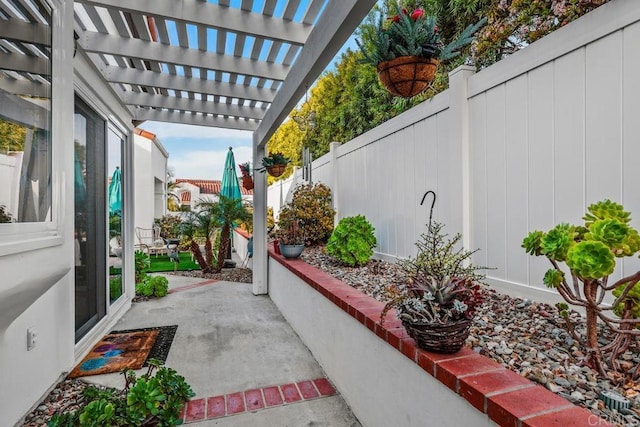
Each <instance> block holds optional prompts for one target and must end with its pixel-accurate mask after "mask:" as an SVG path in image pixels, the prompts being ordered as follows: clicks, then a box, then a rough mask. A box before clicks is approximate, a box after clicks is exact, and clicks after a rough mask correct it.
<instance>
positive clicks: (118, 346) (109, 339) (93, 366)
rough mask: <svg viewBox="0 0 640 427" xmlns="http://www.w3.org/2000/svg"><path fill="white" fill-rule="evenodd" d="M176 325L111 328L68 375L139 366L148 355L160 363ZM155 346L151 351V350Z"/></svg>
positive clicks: (75, 375) (97, 373) (93, 373)
mask: <svg viewBox="0 0 640 427" xmlns="http://www.w3.org/2000/svg"><path fill="white" fill-rule="evenodd" d="M177 328H178V326H176V325H174V326H166V327H159V328H144V329H136V330H128V331H113V332H111V333H110V334H108V335H106V336H105V337H104V338H103V339H102V340H101V341H100V342H98V343H97V344H96V345H95V346H94V347H93V348H92V349H91V351H90V352H89V354H87V355H86V356H85V358H84V359H83V360H82V361H81V362H80V363H79V364H78V366H76V367H75V368H74V369H73V370H72V371H71V372H70V373H69V375H68V376H69V378H77V377H83V376H88V375H99V374H108V373H112V372H120V371H122V370H123V369H127V368H128V369H140V368H142V367H143V366H144V365H145V362H146V361H147V359H148V358H151V357H154V358H156V359H159V360H161V361H162V362H164V361H165V360H166V357H167V353H168V352H169V347H170V346H171V342H172V341H173V336H174V335H175V332H176V329H177ZM154 349H155V350H154Z"/></svg>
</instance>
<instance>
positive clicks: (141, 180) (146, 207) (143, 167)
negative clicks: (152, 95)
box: [133, 133, 168, 228]
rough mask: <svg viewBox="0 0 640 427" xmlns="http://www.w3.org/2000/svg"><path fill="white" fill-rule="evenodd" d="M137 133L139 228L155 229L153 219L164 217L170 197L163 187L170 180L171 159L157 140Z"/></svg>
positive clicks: (136, 164) (136, 208)
mask: <svg viewBox="0 0 640 427" xmlns="http://www.w3.org/2000/svg"><path fill="white" fill-rule="evenodd" d="M148 135H150V134H148V133H145V134H143V135H138V134H137V133H134V136H133V141H134V150H135V152H134V171H135V175H134V180H135V220H134V224H135V227H142V228H151V227H152V226H153V220H154V219H155V218H159V217H161V216H162V215H164V213H165V210H164V207H165V206H166V204H167V203H166V196H165V195H164V192H163V191H162V188H163V187H164V186H165V185H166V179H167V157H168V154H167V152H166V151H165V149H164V147H162V144H161V143H160V142H159V140H158V139H157V138H155V137H154V138H150V137H149V136H148Z"/></svg>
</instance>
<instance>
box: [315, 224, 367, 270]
mask: <svg viewBox="0 0 640 427" xmlns="http://www.w3.org/2000/svg"><path fill="white" fill-rule="evenodd" d="M374 231H375V229H374V228H373V226H372V225H371V224H370V223H369V221H367V219H366V218H365V217H364V216H363V215H356V216H352V217H345V218H342V219H341V220H340V222H339V223H338V226H337V227H336V228H335V230H333V233H332V234H331V237H330V238H329V241H328V242H327V253H328V254H329V255H331V256H332V257H334V258H336V259H338V260H339V261H341V262H342V263H344V264H346V265H348V266H350V267H354V266H359V265H364V264H366V263H367V261H369V259H370V258H371V255H373V248H375V246H376V245H377V240H376V236H375V235H374Z"/></svg>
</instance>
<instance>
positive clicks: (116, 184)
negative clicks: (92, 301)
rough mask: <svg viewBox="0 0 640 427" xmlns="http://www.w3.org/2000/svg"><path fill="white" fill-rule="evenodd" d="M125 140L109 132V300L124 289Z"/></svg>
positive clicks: (118, 296)
mask: <svg viewBox="0 0 640 427" xmlns="http://www.w3.org/2000/svg"><path fill="white" fill-rule="evenodd" d="M123 143H124V141H123V139H122V138H121V137H120V136H119V135H118V134H116V133H115V132H114V131H113V130H111V129H110V130H109V139H108V145H107V157H108V161H107V176H106V180H107V201H108V204H107V209H108V212H107V213H108V218H109V224H108V229H109V264H108V265H109V299H110V301H111V303H113V302H114V301H115V300H117V299H118V298H120V296H121V295H122V293H123V288H122V241H123V240H122V148H123Z"/></svg>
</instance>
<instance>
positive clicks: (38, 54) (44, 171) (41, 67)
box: [0, 0, 51, 223]
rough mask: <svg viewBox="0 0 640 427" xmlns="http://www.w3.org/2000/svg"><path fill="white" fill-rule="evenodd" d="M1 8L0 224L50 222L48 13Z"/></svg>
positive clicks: (25, 3) (9, 4)
mask: <svg viewBox="0 0 640 427" xmlns="http://www.w3.org/2000/svg"><path fill="white" fill-rule="evenodd" d="M1 6H2V7H0V27H2V28H3V32H2V34H5V35H6V36H3V37H0V182H1V183H2V185H0V223H8V222H42V221H51V26H50V24H51V11H50V10H49V8H48V6H47V5H46V3H44V1H38V0H2V4H1ZM25 24H30V25H28V26H26V25H25ZM25 28H28V30H25Z"/></svg>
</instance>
